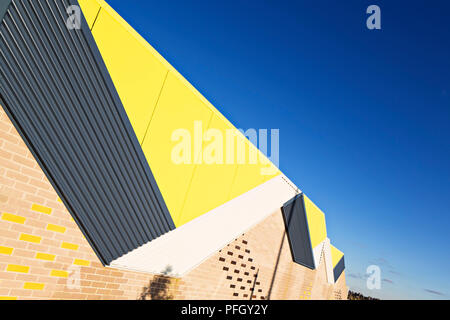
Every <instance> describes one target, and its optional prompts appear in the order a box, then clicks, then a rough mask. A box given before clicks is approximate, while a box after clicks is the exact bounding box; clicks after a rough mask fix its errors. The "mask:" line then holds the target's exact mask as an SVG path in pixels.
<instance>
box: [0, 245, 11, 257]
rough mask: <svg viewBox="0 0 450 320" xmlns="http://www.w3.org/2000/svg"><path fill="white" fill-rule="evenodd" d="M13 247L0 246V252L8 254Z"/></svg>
mask: <svg viewBox="0 0 450 320" xmlns="http://www.w3.org/2000/svg"><path fill="white" fill-rule="evenodd" d="M13 250H14V249H13V248H9V247H3V246H0V254H7V255H10V254H11V253H12V252H13Z"/></svg>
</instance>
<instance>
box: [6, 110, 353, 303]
mask: <svg viewBox="0 0 450 320" xmlns="http://www.w3.org/2000/svg"><path fill="white" fill-rule="evenodd" d="M284 230H285V229H284V222H283V219H282V215H281V211H280V210H278V211H276V212H274V213H273V214H272V215H271V216H269V217H268V218H266V219H265V220H264V221H263V222H261V223H260V224H258V225H257V226H256V227H254V228H253V229H251V230H250V231H248V232H247V233H245V234H243V235H241V236H240V237H239V238H237V239H235V241H233V242H232V243H230V244H228V245H227V246H226V247H225V248H223V249H222V250H220V251H219V252H217V253H215V254H213V255H212V256H211V257H209V258H208V259H207V260H205V261H203V262H202V263H201V264H200V265H199V266H197V267H196V268H194V269H193V270H192V271H191V272H189V273H188V274H187V275H185V276H184V277H183V278H180V279H175V278H170V277H167V276H163V275H152V274H145V273H139V272H131V271H123V270H118V269H114V268H109V267H103V266H102V264H101V263H100V261H99V260H98V258H97V256H96V255H95V253H94V252H93V250H92V249H91V247H90V246H89V244H88V242H87V241H86V239H85V238H84V236H83V234H82V233H81V231H80V230H79V228H78V226H77V225H76V223H75V221H74V220H73V219H72V217H71V215H70V214H69V212H68V211H67V210H66V209H65V207H64V205H63V204H62V203H61V201H60V200H59V198H58V196H57V194H56V192H55V191H54V189H53V188H52V186H51V185H50V183H49V182H48V180H47V178H46V177H45V175H44V174H43V172H42V170H41V169H40V167H39V166H38V164H37V163H36V161H35V159H34V158H33V156H32V155H31V153H30V152H29V150H28V148H27V147H26V145H25V144H24V142H23V141H22V139H21V137H20V135H19V134H18V133H17V131H16V130H15V128H14V127H13V125H12V124H11V122H10V120H9V119H8V117H7V115H6V113H5V112H4V111H3V109H2V108H0V299H254V300H262V299H342V298H344V299H345V298H346V296H347V287H346V284H345V272H344V273H343V274H342V276H341V277H340V278H339V280H338V282H337V283H336V284H334V285H328V284H327V283H326V274H325V267H324V263H321V264H320V265H319V268H318V269H317V270H310V269H307V268H305V267H302V266H300V265H298V264H295V263H293V262H292V256H291V252H290V249H289V244H288V241H287V236H286V234H285V231H284ZM205 241H207V240H205Z"/></svg>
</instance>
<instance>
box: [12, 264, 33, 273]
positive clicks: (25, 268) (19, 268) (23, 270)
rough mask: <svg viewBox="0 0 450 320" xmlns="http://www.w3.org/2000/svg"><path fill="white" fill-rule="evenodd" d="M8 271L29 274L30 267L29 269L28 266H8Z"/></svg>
mask: <svg viewBox="0 0 450 320" xmlns="http://www.w3.org/2000/svg"><path fill="white" fill-rule="evenodd" d="M6 271H9V272H21V273H28V272H29V271H30V267H28V266H21V265H18V264H8V267H7V268H6Z"/></svg>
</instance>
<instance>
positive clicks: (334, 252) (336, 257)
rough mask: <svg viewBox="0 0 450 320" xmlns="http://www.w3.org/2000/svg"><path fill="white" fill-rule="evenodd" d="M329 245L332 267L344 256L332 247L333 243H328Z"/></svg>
mask: <svg viewBox="0 0 450 320" xmlns="http://www.w3.org/2000/svg"><path fill="white" fill-rule="evenodd" d="M330 247H331V261H332V262H333V268H334V267H336V265H337V264H338V262H339V261H340V260H341V258H342V257H343V256H344V253H343V252H342V251H340V250H339V249H337V248H336V247H334V246H333V245H330Z"/></svg>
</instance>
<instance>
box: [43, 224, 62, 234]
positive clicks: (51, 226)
mask: <svg viewBox="0 0 450 320" xmlns="http://www.w3.org/2000/svg"><path fill="white" fill-rule="evenodd" d="M47 230H49V231H55V232H59V233H65V232H66V228H65V227H63V226H58V225H56V224H52V223H49V224H48V225H47Z"/></svg>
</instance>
